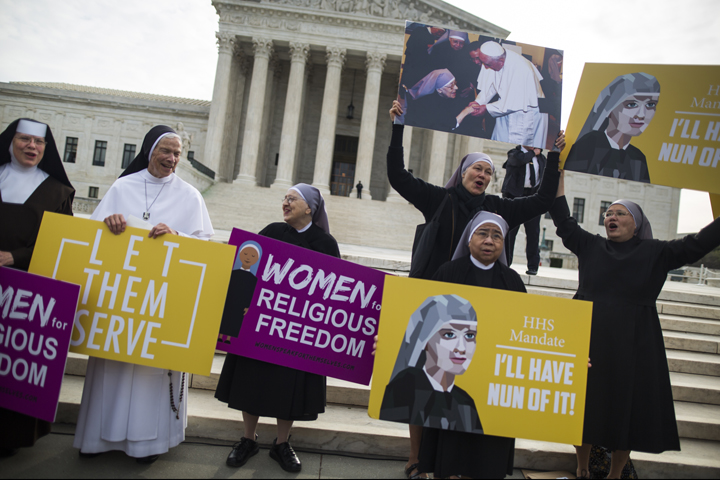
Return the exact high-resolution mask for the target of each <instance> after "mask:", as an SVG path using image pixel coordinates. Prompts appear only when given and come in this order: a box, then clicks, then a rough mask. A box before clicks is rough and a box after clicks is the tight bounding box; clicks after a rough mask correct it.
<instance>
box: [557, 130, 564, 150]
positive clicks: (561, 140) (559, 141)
mask: <svg viewBox="0 0 720 480" xmlns="http://www.w3.org/2000/svg"><path fill="white" fill-rule="evenodd" d="M555 146H556V147H557V148H558V151H560V152H562V151H563V149H564V148H565V130H560V131H559V132H558V136H557V138H556V139H555Z"/></svg>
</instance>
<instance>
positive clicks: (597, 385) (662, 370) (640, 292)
mask: <svg viewBox="0 0 720 480" xmlns="http://www.w3.org/2000/svg"><path fill="white" fill-rule="evenodd" d="M564 195H565V187H564V180H563V179H561V181H560V188H559V189H558V198H557V200H556V201H555V204H554V205H553V208H552V209H551V210H550V213H551V214H552V217H553V221H554V222H555V226H556V227H557V234H558V236H559V237H560V238H562V241H563V244H564V245H565V246H566V247H567V248H568V249H569V250H570V251H571V252H573V253H574V254H575V255H577V256H578V262H579V270H580V272H579V280H580V283H579V285H578V290H577V293H576V294H575V297H574V298H578V299H581V300H588V301H592V302H593V314H592V331H591V340H590V358H591V359H592V368H591V369H590V370H589V372H588V381H587V400H586V404H585V423H584V425H585V426H584V431H583V444H582V445H581V446H578V447H576V450H577V461H578V466H577V476H578V478H583V477H584V478H587V477H588V472H589V464H588V463H589V457H590V450H591V447H592V445H598V446H602V447H605V448H606V449H609V450H611V451H612V464H611V467H610V474H609V476H608V478H620V473H621V471H622V469H623V467H624V466H625V464H626V463H627V459H628V457H629V455H630V451H631V450H638V451H641V452H647V453H662V452H664V451H666V450H680V442H679V439H678V429H677V422H676V420H675V409H674V406H673V396H672V389H671V386H670V374H669V372H668V364H667V358H666V356H665V344H664V341H663V335H662V329H661V326H660V320H659V319H658V311H657V306H656V304H655V302H656V301H657V298H658V295H659V294H660V291H661V290H662V288H663V285H664V284H665V279H666V278H667V274H668V272H669V271H670V270H674V269H676V268H680V267H682V266H683V265H687V264H689V263H693V262H696V261H698V260H699V259H701V258H702V257H703V256H705V255H706V254H707V253H709V252H710V251H711V250H713V249H714V248H715V247H717V246H718V245H720V221H718V220H715V221H714V222H712V223H711V224H709V225H708V226H706V227H705V228H703V229H702V230H701V231H700V232H699V233H698V234H696V235H688V236H686V237H685V238H682V239H679V240H672V241H661V240H655V239H653V235H652V228H651V227H650V221H649V220H648V218H647V217H646V216H645V214H644V213H643V210H642V208H640V206H639V205H638V204H636V203H634V202H631V201H629V200H617V201H616V202H614V203H613V204H612V205H610V206H609V207H608V209H607V211H606V212H605V222H604V223H605V232H606V237H603V236H600V235H593V234H591V233H589V232H586V231H585V230H583V229H582V227H580V225H578V222H577V220H575V219H574V218H573V217H572V216H571V215H570V210H569V208H568V204H567V200H566V199H565V196H564Z"/></svg>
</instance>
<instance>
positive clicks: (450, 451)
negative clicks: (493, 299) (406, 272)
mask: <svg viewBox="0 0 720 480" xmlns="http://www.w3.org/2000/svg"><path fill="white" fill-rule="evenodd" d="M508 230H509V225H508V224H507V222H506V221H505V220H504V219H503V218H502V217H501V216H499V215H495V214H494V213H490V212H478V213H477V214H476V215H475V216H474V217H473V219H472V220H471V221H470V222H469V223H468V225H467V227H465V230H464V231H463V234H462V236H461V238H460V242H459V244H458V246H457V248H456V249H455V253H454V254H453V260H452V261H450V262H448V263H446V264H444V265H443V266H442V267H440V269H439V270H438V271H437V273H435V275H434V276H433V280H437V281H440V282H449V283H458V284H461V285H472V286H475V287H485V288H496V289H498V290H509V291H513V292H522V293H526V290H525V285H524V284H523V282H522V279H521V278H520V275H518V273H517V272H516V271H515V270H512V269H511V268H510V267H508V266H507V260H506V257H505V250H504V241H505V236H506V235H507V233H508ZM477 314H478V317H482V315H483V312H482V310H478V311H477ZM478 333H479V334H481V332H478ZM480 420H482V419H480ZM514 452H515V439H513V438H506V437H496V436H492V435H485V434H483V433H480V434H478V433H468V432H461V431H452V430H440V429H436V428H423V432H422V442H421V445H420V465H419V471H420V472H423V473H431V472H432V473H434V476H435V478H449V477H453V476H457V477H463V478H465V477H467V478H503V477H505V475H512V472H513V460H514Z"/></svg>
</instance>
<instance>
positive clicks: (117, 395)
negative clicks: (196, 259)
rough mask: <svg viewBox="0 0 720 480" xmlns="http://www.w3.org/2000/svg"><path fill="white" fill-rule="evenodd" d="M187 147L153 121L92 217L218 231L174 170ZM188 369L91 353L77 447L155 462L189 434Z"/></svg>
mask: <svg viewBox="0 0 720 480" xmlns="http://www.w3.org/2000/svg"><path fill="white" fill-rule="evenodd" d="M181 149H182V143H181V138H180V137H179V136H178V135H177V133H175V131H174V130H173V129H172V128H170V127H167V126H164V125H158V126H156V127H153V128H152V129H151V130H150V131H149V132H148V134H147V135H146V136H145V140H144V141H143V145H142V150H141V152H140V153H139V154H138V156H137V157H136V158H135V160H134V161H133V162H132V163H131V164H130V166H129V167H128V168H127V170H125V172H123V174H122V175H121V177H120V178H119V179H118V180H117V181H116V182H115V183H114V184H113V185H112V187H110V190H109V191H108V193H107V194H106V195H105V197H104V198H103V200H102V201H101V202H100V205H98V207H97V209H96V210H95V212H94V213H93V216H92V219H93V220H102V221H104V222H105V224H106V225H107V226H108V228H109V229H110V231H112V232H113V233H115V234H120V233H122V232H123V231H124V230H125V227H126V225H127V222H128V219H130V218H131V217H136V220H135V221H139V219H140V218H142V219H143V220H144V221H145V222H147V223H149V224H150V226H151V230H150V234H149V237H150V238H158V237H160V236H162V235H165V234H171V235H181V236H185V237H194V238H198V239H201V240H208V239H210V237H211V236H212V235H213V233H214V231H213V228H212V225H211V223H210V217H209V215H208V212H207V208H206V207H205V202H204V200H203V198H202V196H201V194H200V192H198V191H197V189H195V188H194V187H192V186H191V185H189V184H188V183H186V182H185V181H183V180H182V179H181V178H180V177H178V176H177V175H175V173H174V171H175V167H176V166H177V163H178V161H179V159H180V153H181ZM186 377H187V376H186V374H185V373H182V372H175V371H168V370H161V369H157V368H152V367H145V366H140V365H133V364H129V363H122V362H116V361H111V360H104V359H98V358H90V360H89V362H88V369H87V374H86V376H85V388H84V390H83V397H82V403H81V405H80V414H79V417H78V424H77V429H76V432H75V442H74V446H75V448H79V449H80V454H81V456H94V455H95V454H99V453H102V452H107V451H111V450H121V451H124V452H125V453H126V454H127V455H129V456H131V457H135V458H137V459H138V462H139V463H152V462H154V461H155V460H157V457H158V456H159V455H160V454H163V453H166V452H167V451H168V450H169V449H170V448H172V447H175V446H177V445H178V444H180V443H181V442H182V441H183V440H184V439H185V427H186V426H187V378H186Z"/></svg>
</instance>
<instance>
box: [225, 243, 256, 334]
mask: <svg viewBox="0 0 720 480" xmlns="http://www.w3.org/2000/svg"><path fill="white" fill-rule="evenodd" d="M261 258H262V247H261V246H260V245H259V244H258V243H256V242H253V241H247V242H245V243H243V244H242V245H240V248H238V253H237V257H236V258H235V265H233V271H232V273H231V274H230V285H229V286H228V291H227V296H226V297H225V310H223V316H222V322H221V323H220V334H219V336H218V342H224V343H228V344H229V343H230V338H231V337H232V338H237V336H238V335H239V334H240V327H241V326H242V321H243V318H244V317H245V314H246V313H247V311H248V308H249V307H250V303H251V302H252V298H253V294H254V293H255V286H256V285H257V270H258V267H259V266H260V259H261ZM223 337H225V338H223Z"/></svg>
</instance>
